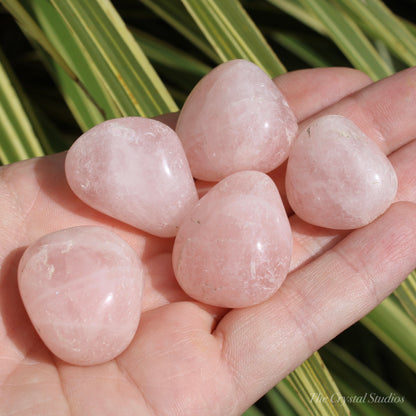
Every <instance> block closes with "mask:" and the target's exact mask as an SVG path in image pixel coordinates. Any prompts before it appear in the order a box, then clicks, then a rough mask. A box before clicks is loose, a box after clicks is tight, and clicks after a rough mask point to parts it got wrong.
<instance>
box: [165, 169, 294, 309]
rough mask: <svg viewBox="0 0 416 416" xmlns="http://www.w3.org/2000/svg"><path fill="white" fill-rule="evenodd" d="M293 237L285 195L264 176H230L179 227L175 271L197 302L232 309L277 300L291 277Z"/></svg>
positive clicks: (178, 278) (175, 252)
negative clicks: (283, 284) (281, 289)
mask: <svg viewBox="0 0 416 416" xmlns="http://www.w3.org/2000/svg"><path fill="white" fill-rule="evenodd" d="M291 253H292V234H291V230H290V226H289V221H288V218H287V216H286V213H285V210H284V207H283V204H282V201H281V199H280V195H279V192H278V190H277V188H276V186H275V185H274V183H273V181H272V180H271V179H270V178H269V177H268V176H267V175H266V174H264V173H261V172H256V171H243V172H238V173H235V174H233V175H230V176H228V177H227V178H225V179H223V180H222V181H221V182H219V183H218V184H217V185H215V186H214V187H213V188H212V189H211V190H210V191H208V193H207V194H206V195H205V196H203V197H202V198H201V200H200V201H199V203H198V204H197V205H196V207H195V208H194V210H193V211H192V212H191V214H190V215H189V216H188V218H187V219H186V220H185V221H184V222H183V224H182V225H181V227H180V228H179V232H178V234H177V236H176V240H175V244H174V248H173V268H174V272H175V276H176V279H177V280H178V283H179V284H180V286H181V287H182V289H183V290H184V291H185V292H186V293H187V294H188V295H189V296H191V297H192V298H194V299H196V300H198V301H201V302H204V303H207V304H210V305H216V306H223V307H228V308H239V307H246V306H250V305H254V304H257V303H260V302H262V301H264V300H266V299H268V298H269V297H270V296H272V295H273V294H274V293H275V292H276V291H277V289H278V288H279V286H280V285H281V283H282V282H283V280H284V279H285V277H286V275H287V273H288V269H289V263H290V258H291Z"/></svg>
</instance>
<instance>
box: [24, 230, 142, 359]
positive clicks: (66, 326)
mask: <svg viewBox="0 0 416 416" xmlns="http://www.w3.org/2000/svg"><path fill="white" fill-rule="evenodd" d="M142 270H143V267H142V264H141V261H140V259H139V258H138V255H137V254H136V252H135V251H134V250H133V248H131V247H130V246H129V245H128V244H127V243H126V242H125V241H124V240H123V239H121V238H120V237H119V236H118V235H117V234H115V233H113V232H112V231H109V230H107V229H104V228H101V227H93V226H80V227H74V228H68V229H65V230H61V231H57V232H54V233H52V234H48V235H46V236H44V237H42V238H40V239H39V240H38V241H36V242H35V243H33V244H32V245H31V246H29V247H28V249H27V250H26V251H25V253H24V255H23V257H22V259H21V261H20V264H19V271H18V282H19V290H20V294H21V297H22V299H23V303H24V305H25V308H26V311H27V313H28V315H29V317H30V320H31V321H32V323H33V326H34V327H35V328H36V331H37V332H38V334H39V336H40V337H41V338H42V340H43V341H44V343H45V344H46V346H47V347H48V348H49V350H51V351H52V352H53V353H54V354H55V355H56V356H58V357H59V358H61V359H62V360H64V361H67V362H68V363H71V364H75V365H93V364H100V363H103V362H106V361H109V360H111V359H113V358H114V357H116V356H117V355H119V354H120V353H121V352H122V351H123V350H124V349H125V348H126V347H127V346H128V345H129V343H130V342H131V340H132V338H133V336H134V334H135V332H136V329H137V325H138V323H139V319H140V313H141V304H142V291H143V272H142Z"/></svg>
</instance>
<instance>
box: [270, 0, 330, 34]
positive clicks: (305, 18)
mask: <svg viewBox="0 0 416 416" xmlns="http://www.w3.org/2000/svg"><path fill="white" fill-rule="evenodd" d="M267 1H268V2H269V3H271V4H273V5H274V6H276V7H278V8H279V9H281V10H283V11H284V12H286V13H287V14H288V15H290V16H292V17H294V18H295V19H296V20H299V21H300V22H302V23H303V24H305V25H306V26H309V27H310V28H311V29H313V30H315V31H316V32H318V33H321V34H326V31H327V30H326V27H325V26H324V25H323V24H322V22H321V20H320V19H318V18H317V17H316V16H315V15H314V14H313V13H309V11H307V10H306V9H305V7H304V6H303V5H302V4H300V3H299V0H267Z"/></svg>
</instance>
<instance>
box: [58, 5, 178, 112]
mask: <svg viewBox="0 0 416 416" xmlns="http://www.w3.org/2000/svg"><path fill="white" fill-rule="evenodd" d="M51 2H52V4H53V5H54V7H55V8H56V9H57V10H58V12H59V13H60V14H61V16H62V18H63V19H64V21H65V23H66V25H67V26H68V28H69V29H70V30H71V33H72V36H73V37H74V38H76V39H77V41H78V42H79V45H80V47H81V48H82V49H83V52H84V55H85V56H86V58H87V59H88V61H89V63H90V64H91V65H92V66H93V67H94V69H95V71H96V72H97V74H99V77H100V82H102V83H103V85H104V86H105V87H106V89H107V91H108V93H109V94H110V95H111V96H112V98H113V99H114V102H115V103H116V104H117V106H118V107H119V109H120V112H121V114H122V115H123V116H129V115H140V116H145V117H151V116H155V115H157V114H162V113H165V112H169V111H176V110H177V106H176V104H175V103H174V101H173V100H172V98H171V96H170V94H169V93H168V91H167V89H166V87H165V86H164V85H163V83H162V82H161V80H160V78H159V77H158V75H157V74H156V72H155V71H154V69H153V67H152V66H151V64H150V62H149V61H148V59H147V57H146V56H145V55H144V53H143V51H142V50H141V48H140V47H139V45H138V44H137V42H136V41H135V40H134V38H133V36H132V34H131V33H130V32H129V31H128V30H127V28H126V26H125V24H124V22H123V21H122V19H121V18H120V16H119V15H118V13H117V11H116V10H115V9H114V7H113V5H112V4H111V2H110V1H109V0H89V1H88V2H86V1H82V0H72V1H70V2H68V1H66V0H51Z"/></svg>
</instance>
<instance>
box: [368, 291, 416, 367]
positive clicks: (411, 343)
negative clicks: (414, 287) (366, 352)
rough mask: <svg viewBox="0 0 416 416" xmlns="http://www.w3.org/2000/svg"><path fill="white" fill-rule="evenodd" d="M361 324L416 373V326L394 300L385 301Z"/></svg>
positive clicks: (389, 298)
mask: <svg viewBox="0 0 416 416" xmlns="http://www.w3.org/2000/svg"><path fill="white" fill-rule="evenodd" d="M361 323H362V324H363V325H364V326H365V327H367V328H368V329H369V330H370V331H371V332H372V333H373V334H374V335H376V336H377V337H378V338H379V339H380V340H381V341H382V342H383V343H384V344H386V345H387V347H388V348H390V349H391V350H392V351H393V352H394V353H395V354H396V355H397V356H398V357H399V358H400V359H401V360H402V361H403V362H404V363H406V365H407V366H409V367H410V368H411V369H412V370H413V371H414V372H416V324H415V322H414V321H413V320H412V319H411V318H410V317H409V315H408V314H407V313H406V311H405V310H404V309H403V308H402V307H401V306H400V305H398V304H396V303H395V302H394V301H393V298H391V297H388V298H387V299H385V300H384V301H383V302H382V303H381V304H380V305H378V306H377V307H376V308H375V309H373V310H372V311H371V312H370V313H369V314H368V315H367V316H365V317H364V318H362V319H361Z"/></svg>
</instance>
